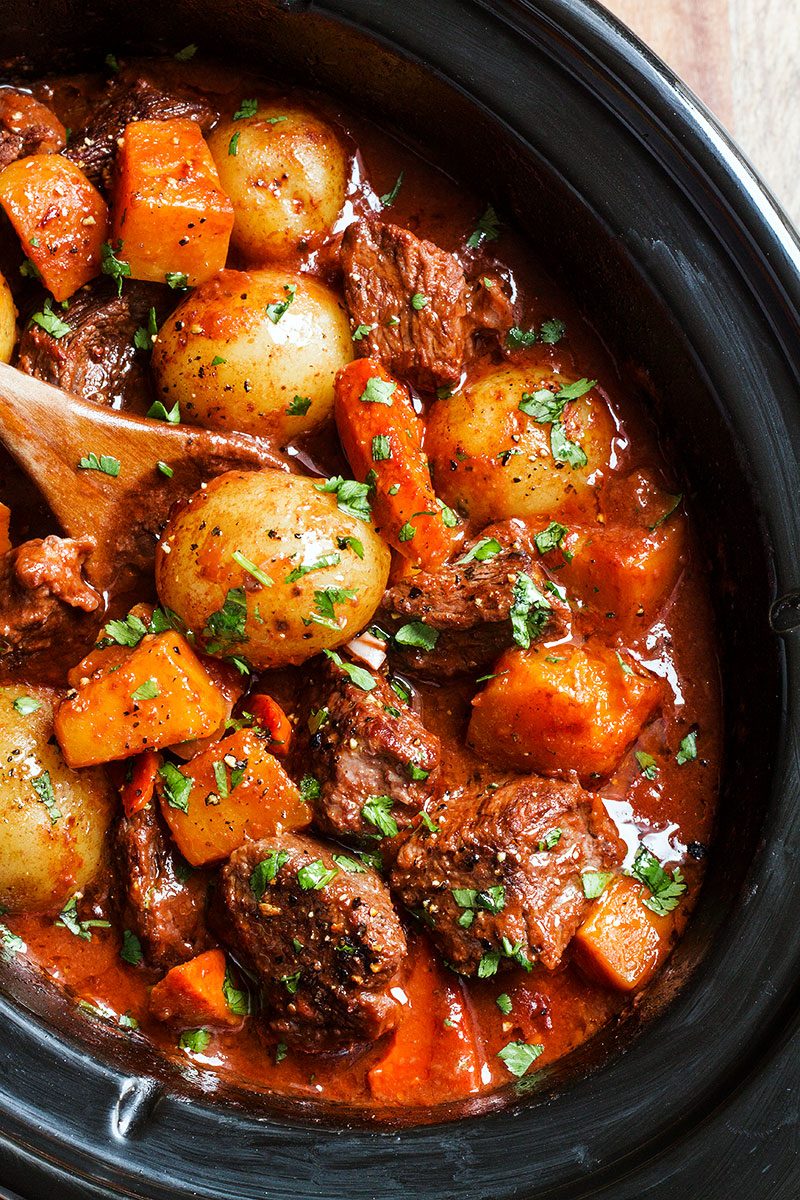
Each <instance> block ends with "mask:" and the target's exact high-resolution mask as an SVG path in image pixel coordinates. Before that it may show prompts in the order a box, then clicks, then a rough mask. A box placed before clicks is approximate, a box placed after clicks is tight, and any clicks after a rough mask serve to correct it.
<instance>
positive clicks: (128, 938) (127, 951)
mask: <svg viewBox="0 0 800 1200" xmlns="http://www.w3.org/2000/svg"><path fill="white" fill-rule="evenodd" d="M119 956H120V958H121V959H122V961H123V962H126V963H130V965H131V966H132V967H138V965H139V963H140V962H141V961H142V943H141V942H140V941H139V939H138V937H137V936H136V934H135V933H134V932H133V931H132V930H130V929H125V930H123V933H122V946H121V947H120V951H119Z"/></svg>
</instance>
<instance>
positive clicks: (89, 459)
mask: <svg viewBox="0 0 800 1200" xmlns="http://www.w3.org/2000/svg"><path fill="white" fill-rule="evenodd" d="M119 468H120V461H119V459H118V458H112V457H111V455H110V454H101V455H100V457H99V458H98V457H97V455H96V454H95V453H94V451H91V452H90V453H89V454H85V455H84V456H83V458H82V459H81V460H80V462H79V463H78V470H79V471H99V472H100V473H101V474H102V475H110V476H111V478H112V479H116V477H117V476H118V475H119Z"/></svg>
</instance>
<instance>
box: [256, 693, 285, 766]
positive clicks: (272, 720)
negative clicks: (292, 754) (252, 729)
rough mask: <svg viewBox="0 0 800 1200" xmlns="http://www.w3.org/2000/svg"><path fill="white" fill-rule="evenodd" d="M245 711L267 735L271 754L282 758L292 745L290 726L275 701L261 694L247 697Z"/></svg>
mask: <svg viewBox="0 0 800 1200" xmlns="http://www.w3.org/2000/svg"><path fill="white" fill-rule="evenodd" d="M247 711H248V712H250V713H252V714H253V716H254V717H255V719H256V724H257V725H259V726H260V727H261V728H262V729H264V730H266V732H267V733H268V734H269V739H270V741H269V748H270V750H271V751H272V753H273V754H279V755H280V756H281V758H284V757H285V756H286V755H287V754H288V753H289V748H290V747H291V744H292V726H291V725H290V723H289V718H288V717H287V716H286V713H285V712H284V711H283V709H282V708H281V706H280V704H278V702H277V700H273V699H272V696H266V695H264V694H263V693H259V694H258V695H255V696H248V698H247Z"/></svg>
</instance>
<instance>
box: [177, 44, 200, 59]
mask: <svg viewBox="0 0 800 1200" xmlns="http://www.w3.org/2000/svg"><path fill="white" fill-rule="evenodd" d="M195 54H197V46H196V45H195V43H194V42H190V43H189V45H188V46H184V47H183V49H182V50H177V51H176V52H175V55H174V57H175V59H176V60H177V61H178V62H188V61H189V59H190V58H194V56H195Z"/></svg>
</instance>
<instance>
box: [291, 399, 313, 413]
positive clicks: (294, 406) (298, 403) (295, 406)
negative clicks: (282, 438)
mask: <svg viewBox="0 0 800 1200" xmlns="http://www.w3.org/2000/svg"><path fill="white" fill-rule="evenodd" d="M310 408H311V400H310V399H309V397H308V396H295V398H294V400H290V401H289V403H288V404H287V406H286V415H287V417H304V416H305V415H306V413H307V412H308V410H309V409H310Z"/></svg>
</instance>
